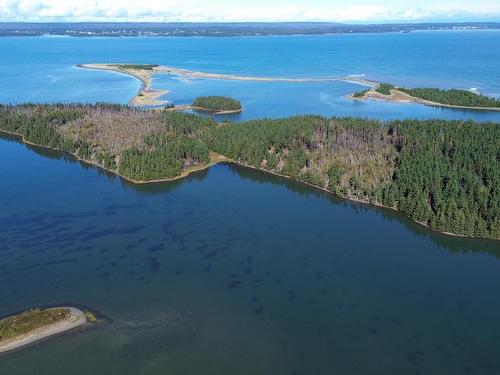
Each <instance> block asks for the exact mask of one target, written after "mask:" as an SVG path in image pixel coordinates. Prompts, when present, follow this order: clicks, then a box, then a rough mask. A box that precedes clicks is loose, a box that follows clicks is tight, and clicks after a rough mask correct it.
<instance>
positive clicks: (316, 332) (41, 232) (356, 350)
mask: <svg viewBox="0 0 500 375" xmlns="http://www.w3.org/2000/svg"><path fill="white" fill-rule="evenodd" d="M499 39H500V33H499V32H477V33H473V32H443V33H410V34H384V35H339V36H321V37H287V38H283V37H269V38H231V39H226V38H220V39H218V38H119V39H113V38H103V39H93V38H82V39H72V38H0V48H2V51H9V53H3V54H2V55H0V102H1V103H9V102H12V103H16V102H25V101H34V102H56V101H66V102H69V101H83V102H95V101H114V102H118V103H126V102H127V101H128V99H129V98H130V97H131V96H133V95H134V93H135V92H136V91H137V89H138V88H139V83H138V82H137V80H135V79H134V78H131V77H127V76H123V75H120V74H115V73H108V72H98V71H90V70H82V69H78V68H76V67H74V65H75V64H79V63H85V62H102V61H115V62H139V63H140V62H143V63H151V62H154V63H160V64H166V65H172V66H179V67H185V68H189V69H197V70H203V71H210V72H220V73H237V74H248V75H265V76H326V75H346V74H358V73H364V74H366V75H367V76H368V77H369V78H373V79H377V80H381V81H390V82H394V83H397V84H406V85H412V86H418V85H433V86H439V87H463V88H470V87H477V88H478V89H480V90H482V91H483V92H485V93H489V94H491V95H498V94H499V93H500V80H499V78H498V61H500V47H499V46H500V43H499ZM154 84H155V86H157V87H164V88H168V89H170V90H172V92H171V93H170V94H168V95H167V99H169V100H172V101H175V102H176V103H186V102H189V101H190V100H192V98H194V97H195V96H198V95H200V94H207V93H210V94H231V95H233V96H235V97H238V98H240V99H241V100H242V102H243V105H244V106H245V112H244V113H243V114H241V115H240V116H237V117H234V118H233V119H236V120H242V119H247V118H254V117H263V116H273V117H276V116H284V115H291V114H296V113H321V114H326V115H333V114H337V115H358V116H364V117H377V118H382V119H388V118H395V117H396V118H399V117H420V118H429V117H441V118H467V119H468V118H474V119H477V120H481V121H483V120H495V121H498V119H499V117H498V115H499V114H488V113H481V112H470V111H450V110H440V109H434V108H429V107H423V106H417V105H395V104H388V103H378V102H363V103H353V102H350V101H347V100H346V99H345V98H344V95H345V94H347V93H349V92H352V91H354V89H356V90H357V89H358V88H359V86H354V85H352V84H348V83H335V84H328V85H327V84H309V85H295V84H293V85H292V84H274V83H272V84H271V83H267V84H256V83H245V84H243V83H240V82H227V81H217V80H215V81H214V80H185V79H179V78H176V77H169V76H159V77H157V79H155V82H154ZM0 176H1V178H0V316H2V315H6V314H9V313H11V312H13V311H18V310H23V309H26V308H28V307H32V306H37V305H50V304H80V305H87V306H91V307H92V308H94V309H97V310H98V311H100V312H101V313H102V314H104V315H106V316H108V317H110V318H111V319H112V320H113V322H112V323H111V324H109V325H106V326H104V327H102V328H99V329H96V330H93V331H88V332H85V333H82V334H70V335H67V336H63V337H59V338H56V339H54V340H51V341H48V342H46V343H44V344H42V345H38V346H34V347H32V348H29V349H27V350H25V351H22V352H18V353H14V354H12V355H9V356H5V357H0V374H13V375H18V374H20V375H21V374H30V375H31V374H50V375H58V374H61V375H66V374H89V373H92V374H106V375H112V374H119V375H122V374H123V375H126V374H134V375H135V374H155V375H156V374H187V375H189V374H193V375H195V374H196V375H199V374H208V375H210V374H242V375H245V374H272V375H281V374H283V375H292V374H295V375H311V374H321V375H323V374H325V375H330V374H343V375H351V374H352V375H357V374H370V375H371V374H377V375H378V374H380V375H387V374H394V375H407V374H408V375H416V374H426V375H427V374H436V375H448V374H449V375H457V374H458V375H459V374H480V375H482V374H484V375H497V374H500V322H499V319H498V317H499V316H500V293H499V291H498V285H500V260H499V256H500V248H499V245H498V243H497V242H493V241H483V240H472V239H461V238H453V237H448V236H444V235H440V234H437V233H433V232H431V231H428V230H426V229H424V228H422V227H420V226H418V225H416V224H414V223H412V222H410V221H409V220H407V219H406V218H405V217H403V216H402V215H400V214H398V213H396V212H393V211H390V210H385V209H380V208H373V207H370V206H367V205H361V204H357V203H352V202H348V201H344V200H337V199H335V198H333V197H332V196H331V195H328V194H324V193H321V192H318V191H317V190H314V189H311V188H308V187H305V186H302V185H301V184H298V183H294V182H290V181H287V180H283V179H280V178H277V177H274V176H270V175H267V174H264V173H262V172H258V171H254V170H248V169H244V168H241V167H236V166H229V165H218V166H215V167H212V168H210V169H209V170H208V171H204V172H200V173H198V174H196V175H192V176H190V177H188V178H186V179H184V180H182V181H178V182H175V183H166V184H158V185H148V186H141V187H133V186H130V185H128V184H126V183H124V182H123V181H122V180H120V179H119V178H117V177H113V176H109V175H106V174H103V173H102V172H100V171H99V170H97V169H95V168H89V167H87V166H85V165H83V164H80V163H77V162H75V161H73V160H72V159H68V158H66V157H63V156H61V155H59V154H56V153H52V152H47V151H41V150H40V149H33V148H27V147H26V146H24V145H22V144H19V143H18V142H16V141H14V140H12V139H6V138H1V139H0Z"/></svg>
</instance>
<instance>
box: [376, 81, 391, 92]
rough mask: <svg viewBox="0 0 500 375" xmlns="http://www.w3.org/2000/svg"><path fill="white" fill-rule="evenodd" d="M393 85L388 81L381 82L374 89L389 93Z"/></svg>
mask: <svg viewBox="0 0 500 375" xmlns="http://www.w3.org/2000/svg"><path fill="white" fill-rule="evenodd" d="M392 89H394V86H393V85H391V84H389V83H381V84H380V86H379V87H378V88H377V89H376V90H375V91H376V92H378V93H380V94H382V95H391V90H392Z"/></svg>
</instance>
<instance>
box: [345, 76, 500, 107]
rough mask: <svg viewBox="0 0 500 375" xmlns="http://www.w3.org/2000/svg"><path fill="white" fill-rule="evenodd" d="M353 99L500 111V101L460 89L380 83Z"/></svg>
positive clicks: (357, 94)
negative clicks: (411, 86) (398, 85)
mask: <svg viewBox="0 0 500 375" xmlns="http://www.w3.org/2000/svg"><path fill="white" fill-rule="evenodd" d="M352 98H353V99H363V98H373V99H382V100H388V101H393V102H416V103H421V104H425V105H430V106H435V107H450V108H464V109H477V110H489V111H500V100H498V99H495V98H492V97H489V96H486V95H482V94H480V93H477V92H473V91H469V90H460V89H449V90H444V89H438V88H430V87H425V88H406V87H396V86H394V85H391V84H389V83H380V84H377V85H375V87H374V88H372V89H369V90H363V91H359V92H356V93H354V94H353V95H352Z"/></svg>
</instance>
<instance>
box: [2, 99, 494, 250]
mask: <svg viewBox="0 0 500 375" xmlns="http://www.w3.org/2000/svg"><path fill="white" fill-rule="evenodd" d="M0 131H3V132H4V133H8V134H11V135H15V136H18V137H20V138H21V139H22V140H23V141H24V142H25V143H27V144H32V145H38V146H43V147H47V148H50V149H54V150H59V151H63V152H67V153H69V154H71V155H73V156H74V157H76V158H77V159H79V160H81V161H83V162H85V163H89V164H92V165H95V166H98V167H100V168H103V169H105V170H108V171H110V172H112V173H115V174H117V175H119V176H121V177H122V178H124V179H126V180H128V181H130V182H132V183H149V182H158V181H168V180H173V179H177V178H182V177H184V176H186V175H188V174H189V173H191V172H194V171H198V170H201V169H205V168H208V167H209V166H211V165H213V164H215V163H219V162H234V163H238V164H240V165H244V166H248V167H252V168H257V169H260V170H263V171H266V172H270V173H273V174H277V175H280V176H285V177H289V178H293V179H296V180H298V181H302V182H304V183H307V184H309V185H312V186H315V187H317V188H320V189H322V190H325V191H328V192H331V193H333V194H335V195H337V196H339V197H342V198H347V199H351V200H355V201H360V202H365V203H370V204H374V205H380V206H385V207H388V208H392V209H396V210H399V211H401V212H402V213H404V214H405V215H407V216H408V217H410V218H411V219H413V220H414V221H416V222H418V223H420V224H422V225H425V226H427V227H429V228H431V229H433V230H436V231H439V232H443V233H447V234H452V235H457V236H467V237H480V238H490V239H497V240H498V239H500V194H499V192H500V174H499V173H498V171H499V170H500V165H499V160H498V150H499V149H500V127H499V126H498V124H495V123H475V122H473V121H467V122H464V121H449V120H438V119H434V120H422V121H419V120H404V121H388V122H381V121H377V120H369V119H360V118H349V117H346V118H336V117H333V118H325V117H321V116H295V117H290V118H285V119H274V120H269V119H262V120H253V121H246V122H238V123H233V122H225V123H222V124H219V123H217V122H216V121H215V120H214V119H213V118H207V117H200V116H197V115H194V114H188V113H183V112H176V111H171V110H169V109H168V108H166V109H159V110H158V109H155V110H147V109H141V108H134V107H130V106H123V105H117V104H96V105H84V104H73V105H63V104H54V105H34V104H23V105H2V106H0Z"/></svg>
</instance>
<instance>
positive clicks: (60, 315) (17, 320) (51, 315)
mask: <svg viewBox="0 0 500 375" xmlns="http://www.w3.org/2000/svg"><path fill="white" fill-rule="evenodd" d="M70 316H71V312H70V310H69V309H65V308H55V309H47V310H41V309H32V310H28V311H25V312H23V313H21V314H18V315H15V316H11V317H8V318H5V319H2V320H0V343H2V342H3V341H6V340H9V339H12V338H15V337H18V336H21V335H24V334H26V333H29V332H31V331H33V330H35V329H37V328H40V327H43V326H46V325H49V324H53V323H57V322H60V321H62V320H66V319H68V318H69V317H70Z"/></svg>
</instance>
